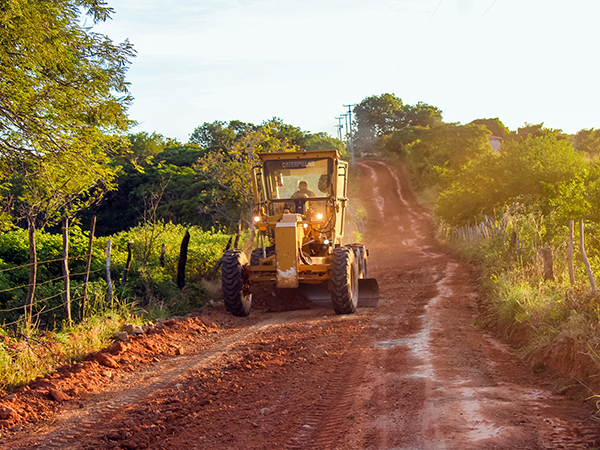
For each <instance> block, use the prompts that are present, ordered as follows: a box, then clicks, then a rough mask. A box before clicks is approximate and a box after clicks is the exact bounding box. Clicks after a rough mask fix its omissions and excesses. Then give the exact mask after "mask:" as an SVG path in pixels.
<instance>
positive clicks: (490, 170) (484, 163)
mask: <svg viewBox="0 0 600 450" xmlns="http://www.w3.org/2000/svg"><path fill="white" fill-rule="evenodd" d="M585 168H586V163H585V161H584V160H583V157H582V155H580V154H578V153H575V152H574V151H573V147H572V145H571V144H570V143H569V142H567V141H565V140H563V139H560V138H559V137H558V136H555V135H552V134H546V135H543V136H537V137H534V136H532V137H529V138H528V139H526V140H525V141H523V142H518V141H509V142H505V143H504V144H503V146H502V151H501V152H500V154H499V155H494V154H491V153H489V154H483V155H481V156H480V157H479V158H477V159H476V160H474V161H473V162H472V164H470V165H469V166H468V167H466V169H465V170H464V171H462V172H461V174H460V175H459V176H457V178H456V179H455V180H454V182H453V183H452V184H451V186H449V187H448V188H447V189H445V190H444V191H443V192H441V193H440V196H439V200H438V202H437V205H436V214H437V215H438V216H439V217H441V218H442V219H443V220H444V221H446V222H447V223H450V224H453V225H459V224H463V223H467V222H469V221H472V220H474V219H475V220H479V219H480V218H481V215H482V214H492V213H493V211H494V210H495V209H498V208H501V207H503V206H505V205H507V204H508V203H512V202H513V201H514V200H515V199H516V198H518V197H520V198H521V199H522V202H525V203H527V204H529V205H535V206H536V207H539V203H540V201H541V200H543V199H547V192H548V186H554V185H556V184H558V183H563V182H568V181H569V180H572V179H574V178H575V177H576V176H578V175H579V174H581V173H582V172H583V171H584V170H585Z"/></svg>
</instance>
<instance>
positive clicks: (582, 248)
mask: <svg viewBox="0 0 600 450" xmlns="http://www.w3.org/2000/svg"><path fill="white" fill-rule="evenodd" d="M579 251H580V252H581V256H582V257H583V263H584V264H585V270H586V271H587V275H588V279H589V280H590V286H591V288H592V294H593V295H597V294H598V289H596V282H595V281H594V274H593V273H592V267H591V266H590V262H589V261H588V258H587V255H586V254H585V246H584V239H583V219H579Z"/></svg>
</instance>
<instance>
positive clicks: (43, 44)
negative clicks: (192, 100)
mask: <svg viewBox="0 0 600 450" xmlns="http://www.w3.org/2000/svg"><path fill="white" fill-rule="evenodd" d="M82 10H83V11H85V14H87V15H88V16H90V17H91V18H92V19H93V21H94V22H95V23H96V22H100V21H105V20H107V19H108V18H109V15H110V13H111V12H112V10H111V9H110V8H109V7H108V6H106V4H105V3H104V2H103V1H101V0H47V1H37V0H13V1H10V2H6V1H5V2H3V5H2V8H0V73H1V74H2V76H1V77H0V154H2V155H4V156H8V155H21V154H29V155H36V156H39V155H40V154H56V153H59V152H63V151H79V150H80V149H85V148H87V147H89V146H90V145H96V146H97V145H99V144H103V145H105V146H107V145H110V144H111V143H112V142H114V140H113V137H112V134H113V133H118V132H121V131H123V130H126V129H127V128H128V127H129V125H130V123H131V122H130V120H129V119H128V117H127V111H126V110H127V106H128V105H129V103H130V100H131V98H130V97H129V96H128V95H127V83H126V81H125V72H126V69H127V67H128V59H129V58H130V57H132V56H133V49H132V46H131V44H129V43H128V42H124V43H122V44H114V43H113V42H112V41H111V40H110V39H109V38H108V37H106V36H104V35H101V34H98V33H93V32H91V30H90V29H89V28H85V27H84V26H83V24H82V22H83V21H82V17H81V11H82Z"/></svg>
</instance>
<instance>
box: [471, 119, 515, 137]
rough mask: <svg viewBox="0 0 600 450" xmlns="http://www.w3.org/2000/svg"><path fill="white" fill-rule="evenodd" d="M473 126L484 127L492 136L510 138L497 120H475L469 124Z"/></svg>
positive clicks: (506, 129) (506, 130) (508, 131)
mask: <svg viewBox="0 0 600 450" xmlns="http://www.w3.org/2000/svg"><path fill="white" fill-rule="evenodd" d="M471 123H472V124H475V125H484V126H485V127H486V128H487V129H488V130H489V131H490V133H492V134H493V135H494V136H498V137H501V138H502V139H507V138H509V137H510V130H509V129H508V128H506V127H505V126H504V124H503V123H502V121H501V120H500V119H499V118H497V117H496V118H494V119H475V120H473V121H472V122H471Z"/></svg>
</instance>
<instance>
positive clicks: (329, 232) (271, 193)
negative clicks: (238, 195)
mask: <svg viewBox="0 0 600 450" xmlns="http://www.w3.org/2000/svg"><path fill="white" fill-rule="evenodd" d="M259 157H260V160H261V164H260V165H259V166H257V167H255V168H254V169H253V176H252V187H253V193H254V204H255V207H254V217H253V220H254V227H255V228H256V229H257V231H258V239H257V240H258V241H259V242H258V244H257V248H255V249H254V250H252V253H251V255H250V261H249V262H248V260H247V258H246V256H245V255H244V253H243V252H242V251H241V250H238V249H233V250H229V251H227V252H226V253H225V254H224V255H223V259H222V267H221V274H222V278H221V281H222V290H223V299H224V303H225V307H226V309H227V310H228V311H230V312H231V313H232V314H233V315H235V316H246V315H248V314H249V313H250V307H251V302H252V287H253V286H254V285H256V284H258V283H261V284H262V283H266V284H271V285H273V286H275V287H277V288H281V289H298V290H300V291H301V292H302V293H303V294H304V295H305V296H306V297H307V298H308V299H309V300H312V301H313V302H314V303H316V304H317V305H320V306H326V305H331V306H332V307H333V309H334V311H335V312H336V314H350V313H353V312H355V311H356V308H357V306H366V307H375V306H377V304H378V302H379V287H378V285H377V281H376V280H375V279H372V278H367V260H368V254H369V252H368V251H367V250H366V249H365V247H364V245H363V244H359V243H356V244H349V245H344V244H343V239H344V223H345V218H346V205H347V202H348V198H347V181H348V163H347V162H345V161H342V160H341V159H340V155H339V153H338V152H337V151H316V152H294V153H261V154H259Z"/></svg>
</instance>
